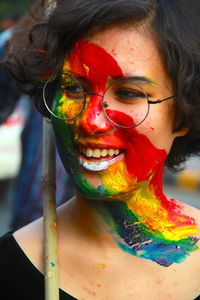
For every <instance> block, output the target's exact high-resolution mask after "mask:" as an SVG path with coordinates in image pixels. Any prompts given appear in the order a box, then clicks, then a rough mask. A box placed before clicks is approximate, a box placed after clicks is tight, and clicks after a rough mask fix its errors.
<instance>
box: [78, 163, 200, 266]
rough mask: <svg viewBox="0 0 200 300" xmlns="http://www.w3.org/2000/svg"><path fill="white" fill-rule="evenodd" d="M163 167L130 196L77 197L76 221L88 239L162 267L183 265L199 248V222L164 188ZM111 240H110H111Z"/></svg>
mask: <svg viewBox="0 0 200 300" xmlns="http://www.w3.org/2000/svg"><path fill="white" fill-rule="evenodd" d="M162 170H163V165H162V166H160V168H158V170H157V171H156V172H155V173H154V174H151V176H150V177H149V178H148V179H147V180H145V181H143V182H140V183H139V184H137V186H136V187H135V189H134V190H133V191H131V192H130V193H129V194H124V195H121V196H118V197H117V198H116V199H111V200H108V201H105V200H104V201H101V200H94V199H93V200H90V199H88V198H86V197H83V196H81V195H80V194H79V193H78V194H77V198H76V204H75V206H74V214H73V220H74V222H76V226H78V228H79V230H81V232H82V234H84V235H85V236H89V238H90V239H91V237H92V238H93V239H94V240H96V241H99V242H100V243H101V245H102V247H107V246H108V244H109V246H110V244H111V243H112V244H113V245H115V246H116V247H117V248H118V249H119V250H120V251H121V250H123V251H126V252H128V253H130V254H132V255H136V256H140V257H143V258H146V259H150V260H152V261H155V262H156V263H158V264H160V265H162V266H169V265H171V264H172V263H174V262H175V263H180V262H182V261H183V260H184V259H185V258H186V256H187V255H188V253H189V252H190V251H192V250H194V249H195V247H196V246H195V244H196V242H197V239H196V238H195V237H194V235H195V233H196V231H197V228H196V224H195V221H194V220H193V219H192V218H190V217H189V216H185V215H183V214H182V213H181V207H180V205H178V204H177V202H176V201H175V200H173V199H170V200H168V199H167V198H166V196H165V195H164V194H163V189H162ZM108 236H109V237H110V239H109V238H108Z"/></svg>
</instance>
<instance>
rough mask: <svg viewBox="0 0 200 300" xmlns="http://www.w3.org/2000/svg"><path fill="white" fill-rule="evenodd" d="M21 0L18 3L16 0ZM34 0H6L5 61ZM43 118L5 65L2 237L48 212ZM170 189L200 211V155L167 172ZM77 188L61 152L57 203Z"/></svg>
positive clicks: (0, 82)
mask: <svg viewBox="0 0 200 300" xmlns="http://www.w3.org/2000/svg"><path fill="white" fill-rule="evenodd" d="M16 2H17V3H16ZM32 3H33V1H31V0H17V1H16V0H0V59H3V56H4V50H5V46H6V42H7V41H9V39H10V38H11V37H12V33H13V31H14V28H15V27H14V26H15V24H17V22H18V21H19V19H20V17H21V16H22V15H23V14H24V12H25V11H27V9H28V8H30V6H31V4H32ZM41 155H42V117H41V116H40V114H39V113H38V112H37V111H36V110H35V108H34V106H33V104H32V102H31V100H30V99H29V98H28V97H27V96H25V95H23V94H21V92H19V91H18V90H17V89H16V87H15V85H14V84H13V83H12V82H11V80H10V79H9V78H8V77H7V75H6V74H4V72H3V70H2V69H1V68H0V236H1V235H3V234H4V233H6V232H7V231H13V230H16V229H18V228H20V227H21V226H24V225H26V224H27V223H29V222H31V221H33V220H34V219H36V218H38V217H40V216H41V215H42V191H41V187H40V176H41V163H42V160H41ZM164 191H165V193H166V194H167V195H169V196H171V197H172V198H175V199H177V200H181V201H184V202H186V203H188V204H190V205H192V206H194V207H196V208H197V209H200V157H193V158H191V159H190V160H189V161H188V162H187V164H186V168H185V169H184V170H183V171H182V172H180V173H179V174H173V173H171V172H165V173H164ZM73 194H74V188H73V185H72V183H71V180H70V178H69V177H68V176H67V175H66V174H65V171H64V169H63V167H62V164H61V162H60V160H59V157H58V155H57V204H58V205H59V204H61V203H62V202H63V201H64V199H65V200H66V199H70V198H71V197H72V196H73Z"/></svg>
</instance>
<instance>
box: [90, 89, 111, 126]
mask: <svg viewBox="0 0 200 300" xmlns="http://www.w3.org/2000/svg"><path fill="white" fill-rule="evenodd" d="M93 95H94V96H99V97H101V98H102V102H101V104H102V108H103V112H104V114H105V115H106V117H107V114H106V113H105V108H107V107H108V103H107V102H106V101H104V94H103V95H100V94H97V93H85V98H86V97H87V96H93ZM107 118H108V117H107ZM108 119H109V118H108ZM109 121H110V119H109Z"/></svg>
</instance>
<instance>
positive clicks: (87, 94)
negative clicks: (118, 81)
mask: <svg viewBox="0 0 200 300" xmlns="http://www.w3.org/2000/svg"><path fill="white" fill-rule="evenodd" d="M87 96H99V97H101V98H103V97H104V95H103V96H102V95H100V94H96V93H85V97H87Z"/></svg>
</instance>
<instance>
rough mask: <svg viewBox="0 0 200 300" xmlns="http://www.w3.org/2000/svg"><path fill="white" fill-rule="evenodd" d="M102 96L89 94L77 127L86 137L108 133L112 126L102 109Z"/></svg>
mask: <svg viewBox="0 0 200 300" xmlns="http://www.w3.org/2000/svg"><path fill="white" fill-rule="evenodd" d="M102 100H103V96H101V95H99V94H89V95H88V98H87V103H86V107H85V110H84V112H83V113H82V115H81V117H80V119H79V124H78V127H79V129H81V130H82V131H83V132H85V133H86V134H88V135H91V134H96V133H104V132H108V131H110V130H111V129H112V128H113V127H114V125H113V124H112V123H111V122H110V121H109V120H108V119H107V118H106V116H105V114H104V112H103V109H102Z"/></svg>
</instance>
